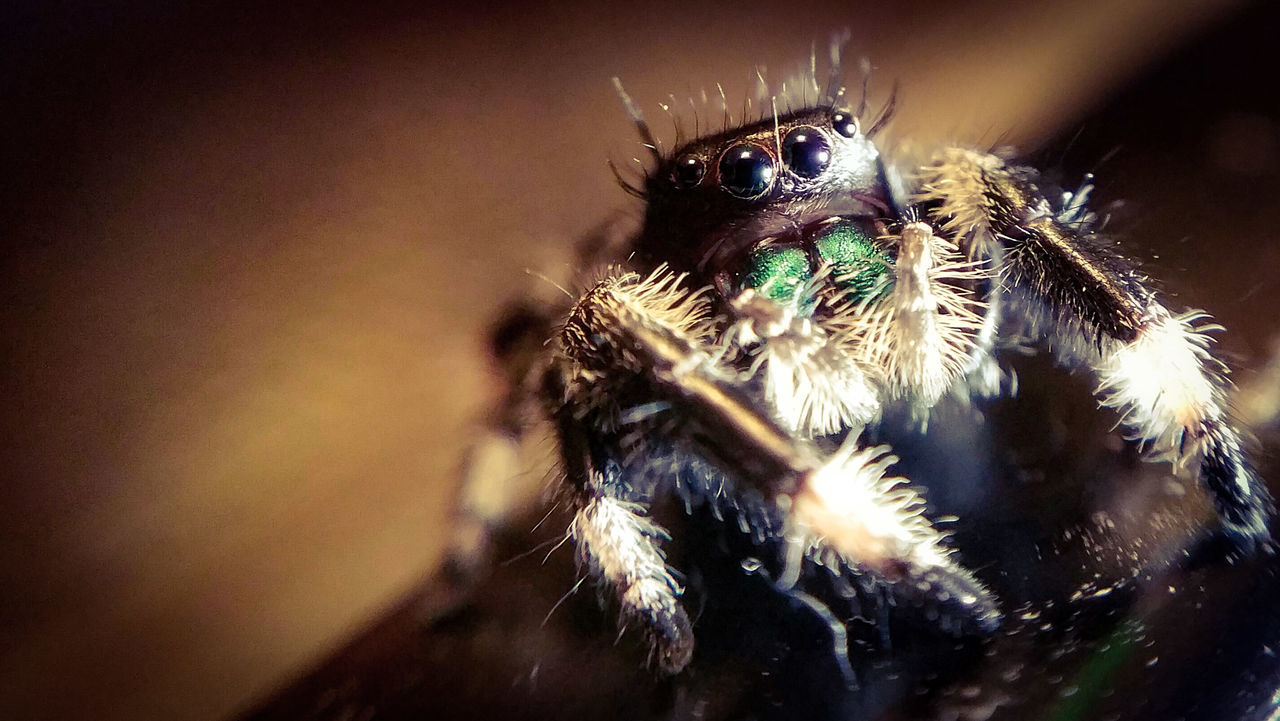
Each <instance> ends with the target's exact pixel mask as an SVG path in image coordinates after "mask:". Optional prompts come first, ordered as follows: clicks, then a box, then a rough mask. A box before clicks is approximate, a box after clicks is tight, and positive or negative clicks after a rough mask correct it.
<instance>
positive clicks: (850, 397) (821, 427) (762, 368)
mask: <svg viewBox="0 0 1280 721" xmlns="http://www.w3.org/2000/svg"><path fill="white" fill-rule="evenodd" d="M733 306H734V310H735V313H736V314H737V315H738V317H740V318H742V319H743V320H740V321H739V322H738V323H736V324H735V325H734V326H733V327H732V328H731V329H730V330H729V332H728V333H727V334H726V339H727V340H728V341H729V342H731V343H736V344H738V345H741V346H746V347H751V348H752V352H753V353H754V354H755V357H756V359H755V363H754V364H753V369H756V371H757V372H758V373H760V374H761V378H762V380H763V382H764V392H765V400H766V401H767V402H768V403H769V405H770V407H771V408H772V409H773V415H774V418H775V419H776V420H777V421H778V422H779V423H780V424H781V425H782V426H783V427H785V428H786V429H787V430H789V431H791V432H792V433H796V434H798V435H801V436H804V437H808V438H813V437H815V436H825V435H829V434H832V433H836V432H838V431H842V430H846V429H850V428H852V429H854V430H855V433H854V435H857V434H856V430H857V429H859V428H861V427H862V426H865V425H866V424H867V423H870V422H871V421H873V420H875V419H876V418H878V417H879V415H880V399H879V396H878V393H877V390H876V389H877V387H878V385H879V383H878V382H874V381H873V380H872V378H871V377H870V376H869V373H868V371H869V369H864V368H862V367H860V366H859V365H858V362H857V361H856V360H854V358H853V348H851V347H850V346H848V345H845V344H841V343H838V342H833V340H832V338H831V337H830V335H829V334H828V333H827V332H826V331H824V330H823V329H822V328H821V327H820V326H819V325H818V324H817V323H815V322H814V321H813V320H812V319H809V318H802V317H800V316H799V315H798V314H797V312H796V309H795V308H794V307H792V306H789V305H781V304H778V303H775V302H773V301H771V300H769V299H768V298H765V297H763V296H760V295H758V294H757V293H756V292H755V291H753V290H746V291H743V293H742V294H740V295H739V296H738V297H737V298H735V299H734V300H733Z"/></svg>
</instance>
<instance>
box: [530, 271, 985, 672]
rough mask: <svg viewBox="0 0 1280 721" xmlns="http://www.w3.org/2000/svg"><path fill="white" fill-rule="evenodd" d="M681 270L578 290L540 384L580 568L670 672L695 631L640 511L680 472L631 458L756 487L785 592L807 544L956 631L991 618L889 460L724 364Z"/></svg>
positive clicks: (738, 487)
mask: <svg viewBox="0 0 1280 721" xmlns="http://www.w3.org/2000/svg"><path fill="white" fill-rule="evenodd" d="M680 281H681V277H678V276H674V275H672V274H670V273H667V272H664V271H662V270H660V271H658V272H655V273H654V274H653V275H651V276H650V277H648V278H642V277H641V276H639V275H636V274H623V275H619V276H615V277H611V278H607V279H605V280H603V281H601V282H599V283H598V284H596V286H595V287H593V288H592V289H590V290H589V291H588V292H587V293H585V294H584V295H583V296H582V298H581V299H580V300H579V301H578V304H577V305H576V306H575V307H574V309H573V310H572V311H571V313H570V315H569V318H568V321H567V322H566V324H565V327H564V331H563V334H562V345H563V348H562V353H563V356H562V358H561V362H560V363H559V365H558V367H557V370H556V371H554V372H553V373H551V374H550V381H549V383H548V390H547V395H548V397H549V398H550V399H552V415H553V417H554V418H555V419H556V422H557V424H558V427H559V429H560V436H561V447H562V449H563V452H564V454H565V457H564V465H565V469H566V472H567V476H568V480H569V481H570V484H571V485H572V486H573V489H574V493H573V495H574V497H575V504H576V506H577V508H578V516H577V520H575V523H574V528H573V533H574V536H575V538H577V539H578V540H579V543H580V546H579V548H580V549H582V550H581V553H582V554H583V558H584V561H585V564H586V565H587V567H588V568H589V569H590V570H591V571H592V573H593V575H595V576H596V577H597V578H598V579H600V580H602V581H604V582H605V583H606V584H607V585H609V586H611V587H612V588H613V589H614V591H615V594H616V595H617V597H618V600H619V603H620V604H621V605H622V608H623V617H624V619H627V618H639V619H641V620H642V621H644V622H645V624H646V626H647V627H648V629H649V633H648V635H649V636H650V638H651V639H652V640H653V641H654V644H655V655H656V656H657V657H658V658H659V659H660V660H661V662H662V663H663V664H664V668H667V669H668V670H672V671H674V670H679V668H680V667H681V666H683V664H684V662H687V660H688V652H689V650H691V645H690V646H688V647H686V646H685V644H686V643H689V644H691V643H692V639H691V637H689V636H688V633H687V619H686V618H685V616H684V614H683V612H679V613H676V612H675V611H673V609H678V606H674V605H673V604H674V601H675V599H676V597H677V596H678V595H679V589H678V588H677V587H676V586H675V584H674V582H673V581H671V579H670V575H669V573H668V572H667V571H666V570H665V567H664V566H663V565H662V560H661V555H660V553H659V552H658V551H657V549H656V545H655V544H656V542H657V541H659V540H661V539H662V538H663V537H664V534H662V533H661V531H660V529H657V528H656V527H655V526H653V525H652V523H651V522H650V521H648V520H647V519H645V518H644V517H643V516H642V515H641V514H640V509H641V508H643V504H644V503H645V502H647V501H648V500H650V499H651V498H652V494H654V493H656V492H657V490H658V488H659V487H660V486H661V484H662V483H664V482H666V483H670V482H673V481H674V479H671V478H666V479H659V480H657V481H655V480H654V479H653V478H652V475H651V473H646V472H635V471H633V470H628V469H638V468H639V469H646V471H648V470H650V469H652V468H653V467H654V466H655V465H656V466H659V467H661V466H664V465H665V467H666V468H667V469H669V470H670V472H671V474H674V473H676V472H677V471H678V470H679V469H680V468H683V467H688V466H689V464H690V463H693V464H699V463H700V464H703V465H706V464H709V465H711V466H714V467H715V468H717V469H719V470H720V471H721V473H720V474H719V475H717V476H716V477H717V478H718V479H721V482H729V483H732V485H733V486H734V487H733V488H722V487H719V484H717V487H714V488H713V487H710V486H708V487H704V488H695V489H692V490H691V491H690V492H691V493H693V494H695V495H700V496H701V497H702V498H703V499H704V500H706V501H707V502H710V503H716V502H717V498H718V497H719V496H721V495H725V496H728V497H731V498H748V499H749V498H755V499H758V500H759V502H760V503H762V504H764V505H765V506H767V507H768V508H770V509H773V512H774V514H775V515H780V516H781V517H782V518H784V521H783V524H782V525H783V528H782V529H780V536H781V537H780V538H777V539H774V540H778V541H781V542H782V543H781V545H782V546H783V547H784V549H786V550H785V551H784V553H785V554H786V555H787V556H788V557H789V558H790V559H791V560H789V561H788V563H787V567H786V569H784V573H783V574H782V576H783V578H784V580H783V581H782V583H781V586H782V587H783V589H784V590H785V589H786V587H787V585H788V584H789V583H790V582H791V581H788V580H786V579H788V578H790V579H794V578H795V576H796V575H797V573H798V567H797V564H798V562H799V560H798V558H797V556H798V557H800V558H803V557H805V556H807V557H809V558H812V559H815V560H817V561H818V562H824V563H832V564H834V563H843V564H846V565H848V566H850V567H853V568H856V569H860V570H863V571H868V572H871V573H874V574H877V575H878V577H880V578H883V579H885V580H886V581H887V582H888V583H889V584H890V587H891V588H894V589H899V590H901V591H902V592H903V594H904V595H905V596H907V597H909V598H911V599H912V600H918V599H919V598H920V596H922V595H923V596H931V598H932V601H933V602H934V603H935V604H936V605H937V606H938V607H940V608H943V609H945V610H946V611H948V612H950V613H952V614H953V615H954V616H956V617H957V618H961V617H963V620H961V621H958V622H957V623H956V624H955V625H957V626H960V627H963V628H964V629H966V630H978V631H981V632H990V631H992V630H994V628H995V626H996V625H997V624H998V620H999V612H998V611H997V610H996V607H995V602H994V599H993V598H992V597H991V595H990V593H989V592H988V591H987V590H986V589H985V588H984V587H983V586H982V585H981V584H980V583H979V582H978V581H977V580H976V579H974V578H973V577H972V576H971V575H970V574H969V573H968V572H967V571H966V570H964V569H963V568H961V567H960V566H959V565H958V564H956V563H955V562H954V561H953V560H952V559H951V558H950V555H951V554H950V552H949V551H948V550H947V549H946V548H945V547H944V546H943V545H942V542H941V541H942V535H941V534H940V533H938V532H937V531H936V530H935V529H934V528H933V526H932V524H930V523H929V522H928V520H927V519H925V518H924V517H923V515H921V511H922V506H923V503H922V501H921V500H920V499H919V496H918V495H917V494H916V493H915V492H914V491H912V490H911V489H909V488H907V487H906V486H905V485H904V482H903V481H902V480H901V479H892V478H886V477H885V473H884V471H885V469H886V468H887V467H888V466H889V465H890V464H892V463H893V462H894V461H895V460H896V459H894V458H892V457H891V456H888V455H887V450H886V449H884V448H873V449H858V448H856V446H855V445H854V443H855V441H850V442H849V443H847V444H846V448H845V449H844V450H842V451H841V452H839V453H837V454H835V455H834V456H832V457H830V458H827V457H825V456H824V454H822V453H821V452H820V451H819V450H818V448H817V447H816V446H815V445H814V444H813V443H811V442H809V441H806V440H803V439H801V438H797V437H796V436H794V435H792V434H790V433H788V432H787V431H785V430H784V429H783V428H782V427H781V426H779V425H778V424H777V423H776V422H775V421H774V420H772V419H771V418H769V417H768V416H766V415H764V414H763V413H762V412H761V409H760V403H759V402H758V401H756V400H754V396H753V394H752V393H751V392H750V389H749V385H748V382H747V381H746V380H745V379H744V378H743V374H742V373H740V372H739V371H738V370H736V369H735V368H732V367H729V366H725V365H721V359H723V358H724V357H725V356H726V355H727V354H726V352H725V349H724V348H722V347H720V346H718V345H717V342H716V340H715V338H716V332H715V329H714V328H713V327H712V326H711V324H710V323H709V322H708V321H707V316H706V303H705V302H703V301H702V299H701V298H700V296H699V295H698V294H696V293H689V292H688V291H685V290H683V289H682V288H681V287H680ZM639 408H644V409H649V410H646V412H644V413H636V412H635V409H639ZM654 438H660V439H669V441H670V443H672V444H673V445H674V446H675V456H676V457H677V458H679V457H681V456H683V457H684V458H686V459H688V458H692V459H698V460H697V461H679V460H677V461H674V462H673V461H672V460H671V452H670V451H667V450H663V451H660V452H659V456H661V457H659V456H655V455H653V451H652V450H651V449H652V448H653V447H654V443H653V442H652V439H654ZM660 445H661V444H660ZM615 469H616V470H615ZM659 472H661V471H659ZM728 479H732V480H731V481H729V480H728ZM628 504H629V505H628ZM636 504H640V505H636ZM713 507H714V506H713ZM682 624H684V625H682Z"/></svg>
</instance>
